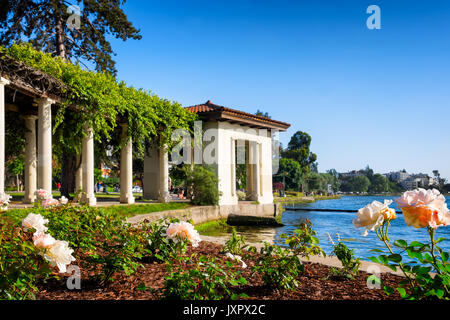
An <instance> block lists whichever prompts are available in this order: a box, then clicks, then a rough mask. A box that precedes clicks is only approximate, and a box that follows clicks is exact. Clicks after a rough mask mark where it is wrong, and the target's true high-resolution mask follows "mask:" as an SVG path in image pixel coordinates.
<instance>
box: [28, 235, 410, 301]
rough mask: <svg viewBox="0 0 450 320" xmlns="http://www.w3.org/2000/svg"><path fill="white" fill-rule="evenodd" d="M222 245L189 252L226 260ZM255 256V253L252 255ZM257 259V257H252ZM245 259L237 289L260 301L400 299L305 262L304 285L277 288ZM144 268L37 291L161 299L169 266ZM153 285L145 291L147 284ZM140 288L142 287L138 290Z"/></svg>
mask: <svg viewBox="0 0 450 320" xmlns="http://www.w3.org/2000/svg"><path fill="white" fill-rule="evenodd" d="M221 251H222V246H220V245H217V244H214V243H210V242H205V241H203V242H201V243H200V244H199V246H198V247H197V248H192V247H189V249H188V250H187V252H186V254H187V255H189V256H190V255H191V254H192V253H197V254H198V255H206V256H215V257H216V258H219V259H220V260H222V261H223V260H226V259H227V258H225V255H224V254H223V253H222V252H221ZM252 255H253V256H254V255H255V254H252ZM252 260H253V259H252ZM244 261H245V262H246V263H247V265H248V267H247V268H246V269H241V268H240V267H236V268H239V269H241V270H242V271H243V272H244V273H243V276H244V277H245V278H246V279H247V282H248V284H247V285H245V286H241V287H239V288H237V289H236V290H238V291H237V292H244V293H246V294H247V295H248V296H249V298H246V299H258V300H399V299H400V296H399V294H398V293H397V292H395V293H394V294H392V295H390V296H387V295H386V294H385V293H384V291H383V289H369V288H368V287H367V284H366V281H367V277H368V274H367V273H365V272H360V274H359V275H358V276H356V277H355V279H354V280H349V279H346V278H340V277H339V278H336V277H330V278H328V279H325V278H326V277H327V275H329V271H330V267H328V266H325V265H321V264H317V263H311V262H305V267H306V268H305V272H304V273H303V274H302V275H301V276H300V277H299V278H298V280H299V282H300V286H299V287H298V288H297V289H296V290H294V291H290V290H280V291H277V290H274V289H273V288H269V287H267V286H265V285H264V283H263V281H262V280H261V276H259V275H257V274H255V275H254V276H253V277H251V276H250V273H251V267H252V265H254V262H253V261H248V260H245V258H244ZM142 263H143V265H144V268H140V269H139V270H138V271H137V272H136V273H134V274H132V275H129V276H127V275H126V274H125V272H117V273H115V274H114V279H115V281H114V282H112V283H111V284H110V285H108V286H100V285H99V284H98V283H94V282H92V281H90V280H89V279H88V278H87V275H85V274H84V273H83V269H81V274H82V280H81V290H69V289H67V287H66V279H67V276H65V277H61V279H60V280H55V279H53V280H50V281H49V282H47V283H45V284H41V285H39V290H40V292H39V293H37V294H36V298H37V299H38V300H158V299H161V298H162V289H163V287H164V280H165V279H164V278H165V276H166V275H167V270H166V265H165V264H164V263H160V262H152V261H145V260H144V261H143V262H142ZM381 279H382V281H383V283H385V284H388V285H390V286H392V287H396V286H397V285H398V283H399V282H400V281H401V280H403V279H404V278H402V277H400V276H396V275H393V274H386V273H383V274H382V275H381ZM144 285H145V287H146V288H151V289H148V290H142V288H143V286H144ZM138 288H140V289H141V290H140V289H138Z"/></svg>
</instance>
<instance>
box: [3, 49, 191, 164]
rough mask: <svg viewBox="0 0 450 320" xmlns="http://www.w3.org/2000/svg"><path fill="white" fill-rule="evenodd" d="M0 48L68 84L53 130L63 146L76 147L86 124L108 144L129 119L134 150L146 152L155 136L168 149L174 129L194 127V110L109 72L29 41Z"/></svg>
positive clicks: (61, 146) (66, 148) (99, 138)
mask: <svg viewBox="0 0 450 320" xmlns="http://www.w3.org/2000/svg"><path fill="white" fill-rule="evenodd" d="M0 52H2V53H4V54H6V55H7V56H9V57H11V58H13V59H16V60H18V61H21V62H23V63H24V64H26V65H28V66H30V67H32V68H35V69H38V70H40V71H42V72H44V73H46V74H48V75H50V76H53V77H55V78H56V79H58V80H60V81H61V82H62V83H64V84H65V85H66V86H67V88H68V89H67V90H66V92H64V93H65V95H66V97H65V99H64V101H63V102H62V103H60V104H59V106H60V108H59V109H58V110H57V114H56V117H55V119H54V129H53V130H54V134H55V138H56V141H57V142H58V144H57V145H55V146H57V147H59V148H61V150H74V149H75V150H76V151H77V150H78V148H79V146H80V143H81V138H82V135H83V130H82V128H83V125H84V124H85V123H89V124H90V125H91V126H92V128H93V130H94V137H95V139H96V141H97V142H99V143H102V144H105V146H106V145H107V144H108V143H111V139H112V136H114V135H113V133H114V131H115V130H116V128H117V126H118V125H119V123H127V124H128V128H129V130H128V133H127V134H128V136H129V137H131V138H132V139H133V142H134V150H135V153H137V154H138V155H141V156H142V155H143V154H144V152H145V149H146V148H145V147H146V145H148V144H149V143H151V142H152V141H156V140H157V141H158V143H160V144H165V145H167V146H168V147H169V149H170V148H171V147H172V142H171V139H170V137H171V134H172V132H173V131H174V130H175V129H179V128H183V129H188V130H190V128H191V127H192V125H193V120H195V119H196V115H195V114H193V113H191V112H189V111H187V110H186V109H184V108H183V107H181V105H180V104H178V103H176V102H171V101H169V100H166V99H161V98H159V97H158V96H157V95H155V94H153V93H151V92H150V91H146V90H144V89H136V88H134V87H129V86H127V85H126V83H125V82H123V81H122V82H119V81H117V80H116V78H115V77H114V76H113V75H111V74H110V73H106V72H93V71H89V70H85V69H83V68H81V67H80V66H79V65H76V64H72V63H70V62H65V61H63V60H62V59H61V58H59V57H53V56H51V55H50V54H46V53H43V52H40V51H37V50H35V49H33V48H32V46H31V44H13V45H11V46H10V47H1V46H0ZM74 111H75V112H74ZM119 129H120V128H119ZM157 137H159V139H156V138H157Z"/></svg>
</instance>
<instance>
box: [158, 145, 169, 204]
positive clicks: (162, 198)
mask: <svg viewBox="0 0 450 320" xmlns="http://www.w3.org/2000/svg"><path fill="white" fill-rule="evenodd" d="M158 185H159V192H158V201H159V202H162V203H167V202H169V201H170V195H169V154H168V152H167V150H166V149H164V148H161V149H159V183H158Z"/></svg>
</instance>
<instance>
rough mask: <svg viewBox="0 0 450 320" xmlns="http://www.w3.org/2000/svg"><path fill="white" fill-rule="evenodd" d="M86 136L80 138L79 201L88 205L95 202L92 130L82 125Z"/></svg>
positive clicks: (93, 204) (92, 204)
mask: <svg viewBox="0 0 450 320" xmlns="http://www.w3.org/2000/svg"><path fill="white" fill-rule="evenodd" d="M84 132H85V133H86V136H85V137H83V140H82V162H81V167H82V177H83V179H82V190H83V192H82V196H81V201H82V202H84V203H86V204H87V205H90V206H95V205H96V204H97V199H96V198H95V194H94V132H93V130H92V127H90V126H89V125H87V124H86V125H85V126H84Z"/></svg>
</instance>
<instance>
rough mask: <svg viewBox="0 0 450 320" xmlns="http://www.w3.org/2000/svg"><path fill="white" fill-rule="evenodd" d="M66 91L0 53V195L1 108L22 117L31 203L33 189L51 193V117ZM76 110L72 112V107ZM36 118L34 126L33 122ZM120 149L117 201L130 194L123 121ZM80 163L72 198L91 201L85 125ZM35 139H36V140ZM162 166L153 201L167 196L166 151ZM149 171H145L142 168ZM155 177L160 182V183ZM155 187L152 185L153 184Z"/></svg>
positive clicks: (0, 160) (0, 171)
mask: <svg viewBox="0 0 450 320" xmlns="http://www.w3.org/2000/svg"><path fill="white" fill-rule="evenodd" d="M67 90H69V89H68V88H67V87H66V86H65V85H64V84H63V83H62V82H61V81H59V80H58V79H56V78H54V77H52V76H50V75H48V74H46V73H43V72H41V71H39V70H36V69H34V68H31V67H29V66H27V65H25V64H24V63H22V62H20V61H17V60H15V59H11V58H9V57H8V56H6V55H4V54H0V194H4V193H5V112H6V111H12V112H16V113H17V115H18V116H21V117H22V118H23V119H24V121H25V126H26V132H25V168H24V177H25V183H24V184H25V197H24V199H23V202H24V203H33V202H34V201H35V199H36V195H35V192H36V190H37V189H43V190H46V191H48V192H49V193H51V191H52V115H55V114H56V112H57V110H58V108H59V107H60V105H61V103H63V102H64V99H65V97H66V94H67V92H68V91H67ZM74 112H76V110H74ZM36 122H37V125H36ZM120 126H121V129H122V139H128V140H127V141H122V142H123V145H124V147H122V149H121V155H120V158H121V159H120V160H121V161H120V184H121V188H120V202H122V203H129V204H131V203H134V197H133V193H132V182H133V180H132V179H133V168H132V141H131V138H127V130H128V128H127V124H125V123H120ZM83 130H84V132H85V134H86V135H85V136H84V137H83V138H82V148H81V152H80V153H79V154H78V155H77V157H78V159H79V160H80V159H81V165H80V167H79V169H78V170H77V172H76V174H75V189H76V190H81V197H80V199H77V200H78V201H82V202H84V203H86V204H88V205H95V204H96V203H97V199H96V197H95V194H94V136H93V134H94V133H93V130H92V128H91V127H90V126H89V125H87V124H86V125H85V126H84V129H83ZM36 138H37V139H36ZM159 158H161V165H159V166H158V167H157V168H156V169H157V171H158V172H159V174H158V177H155V178H157V179H156V181H157V182H158V183H157V184H156V185H157V188H156V190H157V194H158V195H160V196H159V197H158V199H159V200H160V201H163V202H167V201H168V200H169V197H168V195H169V192H168V183H167V181H168V164H167V152H161V157H159V156H158V159H159ZM147 171H148V170H147ZM159 181H162V182H161V183H159ZM153 185H155V183H153Z"/></svg>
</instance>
